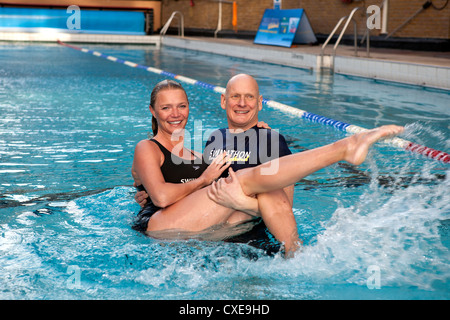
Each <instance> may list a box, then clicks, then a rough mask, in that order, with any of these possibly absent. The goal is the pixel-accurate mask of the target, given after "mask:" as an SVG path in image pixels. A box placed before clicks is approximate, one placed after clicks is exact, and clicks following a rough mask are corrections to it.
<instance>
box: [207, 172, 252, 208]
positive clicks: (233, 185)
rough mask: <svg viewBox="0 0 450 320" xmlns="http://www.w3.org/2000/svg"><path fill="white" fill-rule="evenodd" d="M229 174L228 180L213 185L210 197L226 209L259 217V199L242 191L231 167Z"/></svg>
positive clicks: (221, 180) (209, 193)
mask: <svg viewBox="0 0 450 320" xmlns="http://www.w3.org/2000/svg"><path fill="white" fill-rule="evenodd" d="M228 172H229V173H230V176H229V177H228V178H226V179H223V178H222V179H220V180H218V181H214V182H213V183H212V184H211V187H210V188H209V190H208V197H209V198H210V199H211V200H213V201H214V202H216V203H218V204H220V205H222V206H224V207H227V208H231V209H234V210H237V211H243V212H245V213H248V214H250V215H252V216H259V212H258V201H257V199H256V198H254V197H249V196H247V195H246V194H245V193H244V191H242V187H241V184H240V183H239V180H238V178H237V176H236V173H235V172H234V171H233V169H232V168H231V167H230V168H229V169H228Z"/></svg>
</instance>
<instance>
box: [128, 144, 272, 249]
mask: <svg viewBox="0 0 450 320" xmlns="http://www.w3.org/2000/svg"><path fill="white" fill-rule="evenodd" d="M150 141H152V142H154V143H156V145H157V146H158V147H159V149H161V152H162V153H163V155H164V162H163V164H162V165H161V172H162V174H163V177H164V180H165V181H166V182H170V183H185V182H189V181H191V180H194V179H197V178H198V177H200V176H201V174H202V173H203V171H205V170H206V168H207V167H208V164H206V163H205V162H204V161H203V158H199V157H197V156H196V155H195V154H194V153H192V154H193V155H194V157H195V159H194V160H186V159H182V158H179V157H177V156H175V155H174V154H172V153H171V152H170V151H169V150H167V149H166V148H165V147H164V146H163V145H162V144H160V143H159V142H158V141H156V140H154V139H151V140H150ZM174 161H176V163H175V162H174ZM137 189H138V190H139V191H146V190H145V188H144V186H143V185H140V186H137ZM160 209H161V208H160V207H157V206H156V205H155V204H154V203H153V202H152V201H151V199H150V197H148V198H147V203H146V205H145V206H144V208H142V209H141V210H140V211H139V213H138V214H137V216H136V219H135V221H134V223H133V226H132V227H133V229H134V230H137V231H139V232H143V233H145V231H146V230H147V225H148V221H149V220H150V218H151V216H152V215H153V214H154V213H155V212H157V211H158V210H160ZM258 220H259V221H257V223H256V225H255V226H254V227H253V228H252V229H251V230H249V231H248V232H245V233H243V234H241V235H237V236H234V237H231V238H228V239H226V240H225V241H226V242H234V243H247V244H248V245H251V246H253V247H256V248H259V249H262V250H264V251H265V252H266V253H267V254H268V255H273V254H275V253H277V252H278V251H279V250H280V243H279V242H278V241H276V239H275V238H274V237H273V236H272V235H271V234H270V232H269V230H267V228H266V226H265V224H264V222H263V220H262V219H261V218H258ZM244 223H255V221H254V220H252V221H251V222H244Z"/></svg>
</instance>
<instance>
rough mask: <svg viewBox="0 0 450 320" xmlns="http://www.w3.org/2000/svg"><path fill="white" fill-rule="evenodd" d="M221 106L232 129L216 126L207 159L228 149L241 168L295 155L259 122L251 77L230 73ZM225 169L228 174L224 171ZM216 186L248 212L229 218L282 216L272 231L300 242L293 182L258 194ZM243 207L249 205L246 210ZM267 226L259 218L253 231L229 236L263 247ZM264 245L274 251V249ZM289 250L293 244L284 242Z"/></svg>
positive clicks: (215, 196)
mask: <svg viewBox="0 0 450 320" xmlns="http://www.w3.org/2000/svg"><path fill="white" fill-rule="evenodd" d="M221 107H222V109H224V110H225V111H226V114H227V121H228V129H220V130H216V131H214V132H213V133H212V134H211V136H210V138H209V139H208V141H207V143H206V146H205V150H204V154H203V156H204V159H205V161H206V162H209V161H212V160H213V159H214V158H215V156H216V155H218V154H220V153H222V152H223V151H224V150H225V151H226V152H227V155H228V156H229V157H230V158H231V160H232V164H231V167H232V168H233V170H234V171H237V170H240V169H243V168H248V167H253V166H257V165H259V164H261V163H264V162H267V161H270V160H273V159H276V158H278V157H282V156H285V155H288V154H291V151H290V150H289V148H288V146H287V144H286V141H285V139H284V137H283V136H282V135H279V134H278V133H277V132H276V131H274V130H268V129H263V128H259V127H258V126H257V124H258V112H259V111H260V110H261V109H262V96H261V95H260V94H259V87H258V84H257V82H256V80H255V79H254V78H253V77H251V76H249V75H246V74H239V75H236V76H234V77H233V78H231V79H230V80H229V82H228V84H227V87H226V92H225V94H223V95H222V96H221ZM270 169H271V170H268V172H267V174H268V175H270V174H274V173H275V172H276V170H277V168H276V167H273V168H270ZM270 171H272V172H270ZM224 174H225V176H226V175H227V173H226V172H225V173H224ZM212 190H215V192H213V193H212V194H210V198H211V199H212V200H214V201H216V202H218V203H220V204H222V205H225V206H228V207H233V208H235V209H239V208H241V211H244V212H245V213H246V214H243V213H242V214H241V215H238V214H235V215H233V216H232V217H231V218H230V219H229V220H228V222H229V223H238V222H243V221H246V220H248V219H249V215H253V216H261V217H264V216H266V215H276V216H277V220H280V219H281V220H283V223H281V224H280V225H283V226H284V227H283V229H282V230H281V229H276V228H275V227H274V226H267V227H268V229H269V230H270V232H271V233H272V234H273V235H274V236H275V237H276V238H277V239H280V240H281V241H282V242H284V243H285V244H287V243H297V242H298V241H299V240H298V234H297V225H296V222H295V218H294V215H293V212H292V199H293V194H294V186H293V185H292V186H290V187H287V188H284V190H277V191H273V192H270V193H264V194H260V195H258V198H257V199H255V198H250V197H246V196H245V195H244V194H243V193H237V192H236V191H237V190H239V186H231V185H230V186H228V185H226V184H221V187H220V188H213V189H212ZM232 200H233V202H232ZM242 208H248V209H246V210H242ZM264 229H265V226H264V223H263V222H262V219H261V220H259V221H258V224H257V225H256V226H255V227H254V228H253V230H251V231H249V232H247V233H245V234H243V235H240V236H236V237H233V238H231V239H228V241H236V242H249V244H253V245H255V246H261V238H267V237H265V234H264V233H265V232H264ZM264 240H267V239H264ZM266 245H267V244H266ZM265 249H266V251H268V250H269V251H270V248H267V247H266V248H265ZM285 250H286V251H291V250H295V249H294V248H288V247H285Z"/></svg>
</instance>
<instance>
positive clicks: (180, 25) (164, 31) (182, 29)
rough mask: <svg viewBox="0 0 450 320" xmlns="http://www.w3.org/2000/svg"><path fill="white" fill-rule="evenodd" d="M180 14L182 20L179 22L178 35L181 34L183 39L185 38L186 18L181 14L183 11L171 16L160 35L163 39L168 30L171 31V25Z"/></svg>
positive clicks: (175, 12) (173, 13)
mask: <svg viewBox="0 0 450 320" xmlns="http://www.w3.org/2000/svg"><path fill="white" fill-rule="evenodd" d="M177 14H179V15H180V18H179V20H178V35H180V34H181V37H182V38H184V17H183V14H182V13H181V11H174V12H172V14H171V15H170V18H169V19H168V20H167V22H166V24H165V25H164V27H162V29H161V31H160V33H159V35H160V36H161V37H162V36H164V35H165V34H166V32H167V30H168V29H169V26H170V24H171V23H172V20H173V19H174V18H178V17H176V15H177Z"/></svg>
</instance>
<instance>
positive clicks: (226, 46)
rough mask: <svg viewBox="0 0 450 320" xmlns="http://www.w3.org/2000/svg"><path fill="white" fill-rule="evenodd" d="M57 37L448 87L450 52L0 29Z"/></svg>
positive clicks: (0, 36) (14, 35)
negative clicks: (194, 52)
mask: <svg viewBox="0 0 450 320" xmlns="http://www.w3.org/2000/svg"><path fill="white" fill-rule="evenodd" d="M57 39H59V40H61V41H63V42H67V43H110V44H139V45H152V46H156V47H157V48H159V47H160V46H161V45H163V46H168V47H176V48H182V49H189V50H196V51H202V52H209V53H214V54H220V55H225V56H231V57H236V58H243V59H249V60H255V61H263V62H268V63H274V64H280V65H285V66H290V67H295V68H302V69H308V70H311V72H317V73H318V74H321V71H323V70H326V72H330V71H331V72H334V73H338V74H346V75H354V76H360V77H366V78H372V79H379V80H386V81H394V82H400V83H406V84H413V85H418V86H423V87H431V88H438V89H444V90H450V52H432V51H413V50H401V49H386V48H374V47H371V48H370V57H367V52H366V48H365V46H363V47H359V48H358V56H355V54H354V48H353V46H345V45H340V46H339V47H338V48H337V51H336V55H335V56H334V57H333V54H332V50H333V48H332V45H328V46H327V48H326V49H325V54H324V57H323V58H321V48H322V47H321V45H320V46H310V45H296V46H293V47H292V48H284V47H276V46H266V45H258V44H254V43H253V41H252V40H245V39H226V38H217V39H216V38H211V37H184V38H181V37H177V36H164V37H163V38H161V37H160V36H159V35H157V36H145V35H140V36H139V35H137V36H133V35H104V34H102V35H99V34H75V33H54V32H42V33H25V32H0V41H26V42H28V41H31V42H56V41H57Z"/></svg>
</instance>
